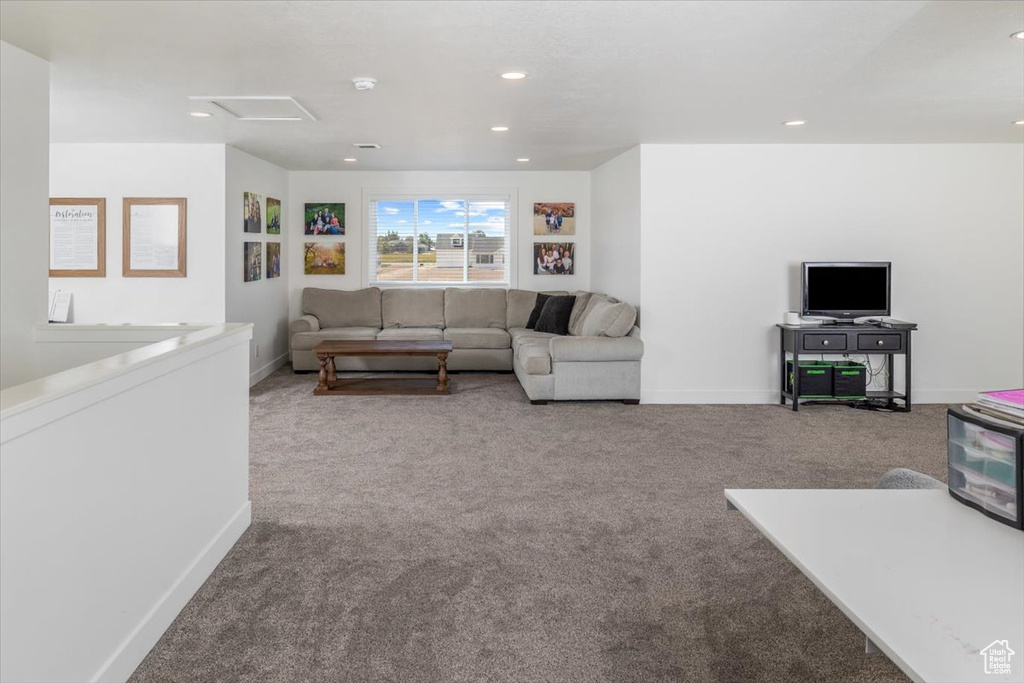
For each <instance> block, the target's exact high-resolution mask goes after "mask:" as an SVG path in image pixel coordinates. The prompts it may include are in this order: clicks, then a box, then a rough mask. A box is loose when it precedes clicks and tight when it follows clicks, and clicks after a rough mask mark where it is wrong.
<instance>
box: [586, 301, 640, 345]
mask: <svg viewBox="0 0 1024 683" xmlns="http://www.w3.org/2000/svg"><path fill="white" fill-rule="evenodd" d="M595 298H596V295H595V296H594V297H591V303H590V304H588V305H587V310H586V312H585V314H584V318H583V324H582V326H581V328H580V334H579V336H581V337H625V336H626V335H627V334H629V331H630V330H631V329H633V322H634V321H635V320H636V309H635V308H633V307H632V306H630V305H629V304H627V303H623V302H621V301H616V300H615V299H609V298H608V297H601V298H600V299H598V300H597V301H594V299H595Z"/></svg>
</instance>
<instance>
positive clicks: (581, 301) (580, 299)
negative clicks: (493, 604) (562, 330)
mask: <svg viewBox="0 0 1024 683" xmlns="http://www.w3.org/2000/svg"><path fill="white" fill-rule="evenodd" d="M573 296H575V297H576V303H574V304H573V305H572V314H571V315H570V316H569V334H571V335H575V336H579V334H580V332H582V331H583V313H584V311H586V310H587V304H589V303H590V297H591V296H592V294H591V293H590V292H584V291H579V292H573Z"/></svg>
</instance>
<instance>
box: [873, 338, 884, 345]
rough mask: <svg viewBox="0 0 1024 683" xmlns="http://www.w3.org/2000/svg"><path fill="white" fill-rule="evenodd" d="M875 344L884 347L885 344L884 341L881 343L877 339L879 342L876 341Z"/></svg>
mask: <svg viewBox="0 0 1024 683" xmlns="http://www.w3.org/2000/svg"><path fill="white" fill-rule="evenodd" d="M875 343H877V344H878V345H879V346H885V342H884V341H882V340H881V339H879V340H878V341H877V342H875Z"/></svg>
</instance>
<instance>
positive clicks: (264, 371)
mask: <svg viewBox="0 0 1024 683" xmlns="http://www.w3.org/2000/svg"><path fill="white" fill-rule="evenodd" d="M287 362H288V354H287V353H282V354H281V355H280V356H278V357H277V358H275V359H274V360H272V361H270V362H269V363H267V364H266V365H264V366H263V367H262V368H260V369H259V370H257V371H256V372H253V373H251V374H250V375H249V386H250V387H252V386H255V385H257V384H259V383H260V382H262V381H263V380H265V379H266V378H267V377H270V375H271V374H273V372H274V370H277V369H278V368H279V367H281V366H282V365H284V364H285V363H287Z"/></svg>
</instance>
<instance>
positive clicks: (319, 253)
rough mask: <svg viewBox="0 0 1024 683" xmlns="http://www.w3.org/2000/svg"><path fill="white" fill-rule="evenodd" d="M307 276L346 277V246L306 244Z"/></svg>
mask: <svg viewBox="0 0 1024 683" xmlns="http://www.w3.org/2000/svg"><path fill="white" fill-rule="evenodd" d="M304 249H305V252H306V253H305V256H304V270H305V273H306V275H344V274H345V245H344V244H343V243H341V242H333V243H331V242H306V243H305V245H304Z"/></svg>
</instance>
